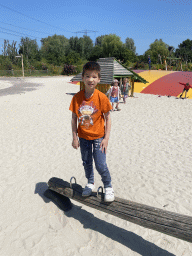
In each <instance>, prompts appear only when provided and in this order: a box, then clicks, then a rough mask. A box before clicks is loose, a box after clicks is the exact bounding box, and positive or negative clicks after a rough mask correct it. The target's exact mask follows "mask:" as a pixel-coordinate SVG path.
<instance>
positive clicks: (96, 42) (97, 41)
mask: <svg viewBox="0 0 192 256" xmlns="http://www.w3.org/2000/svg"><path fill="white" fill-rule="evenodd" d="M104 37H105V36H104V35H102V36H98V37H97V38H96V39H95V45H97V46H101V45H102V41H103V38H104Z"/></svg>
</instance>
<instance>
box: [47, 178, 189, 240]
mask: <svg viewBox="0 0 192 256" xmlns="http://www.w3.org/2000/svg"><path fill="white" fill-rule="evenodd" d="M73 179H74V180H75V183H73V184H72V180H73ZM48 188H49V189H48V190H46V191H45V193H44V195H45V196H46V197H48V198H50V199H52V200H53V201H56V203H57V204H58V205H59V206H60V208H61V209H63V210H69V209H71V207H72V204H71V202H70V199H69V198H71V199H73V200H76V201H78V202H80V203H82V204H85V205H87V206H89V207H92V208H95V209H97V210H100V211H103V212H106V213H108V214H111V215H114V216H116V217H119V218H121V219H124V220H127V221H130V222H133V223H135V224H138V225H140V226H143V227H146V228H150V229H153V230H156V231H159V232H161V233H164V234H167V235H170V236H173V237H176V238H179V239H182V240H185V241H188V242H192V217H190V216H185V215H181V214H177V213H173V212H169V211H164V210H161V209H158V208H154V207H151V206H147V205H144V204H138V203H135V202H132V201H129V200H124V199H121V198H118V197H115V201H113V202H112V203H105V202H104V194H103V191H102V192H99V190H100V188H102V187H99V189H98V191H97V193H96V192H93V193H92V194H91V196H89V197H82V190H83V188H82V187H81V186H80V185H78V184H76V179H75V178H74V177H72V178H71V180H70V183H68V182H66V181H64V180H62V179H59V178H55V177H53V178H51V179H50V180H49V181H48Z"/></svg>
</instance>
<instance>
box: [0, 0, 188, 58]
mask: <svg viewBox="0 0 192 256" xmlns="http://www.w3.org/2000/svg"><path fill="white" fill-rule="evenodd" d="M0 10H1V18H0V20H1V24H0V47H2V46H3V40H4V39H8V40H9V41H10V43H12V41H13V40H15V41H17V45H18V44H19V42H20V39H21V37H22V36H23V37H25V36H28V37H30V38H31V39H37V42H38V44H39V45H40V39H41V38H44V37H47V36H51V35H54V34H57V35H64V36H65V37H67V38H68V39H69V38H70V37H72V36H76V35H77V36H78V37H81V36H83V35H84V33H83V32H82V31H85V30H87V31H88V33H87V35H88V36H90V37H91V39H92V40H93V42H95V38H96V37H97V36H100V35H106V34H116V35H118V36H119V37H120V38H121V41H122V42H123V43H125V39H126V38H127V37H129V38H132V39H133V40H134V42H135V46H136V52H137V53H138V54H139V55H141V54H143V53H144V52H145V51H146V50H147V49H149V45H150V44H151V43H153V42H154V41H155V39H160V38H161V39H162V40H163V41H164V42H165V43H167V44H168V45H171V46H174V47H175V48H177V47H178V44H180V43H181V42H183V41H184V40H186V39H190V40H192V15H191V14H192V1H191V0H180V1H179V0H145V1H143V0H135V1H129V0H116V1H114V0H96V1H93V0H89V1H88V0H81V1H80V0H55V1H50V0H38V1H37V0H32V1H29V0H25V1H24V0H17V1H13V0H12V1H9V0H7V1H6V0H1V2H0ZM79 31H81V33H80V32H79ZM76 32H78V33H76ZM1 49H2V48H1Z"/></svg>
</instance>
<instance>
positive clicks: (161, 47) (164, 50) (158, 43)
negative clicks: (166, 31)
mask: <svg viewBox="0 0 192 256" xmlns="http://www.w3.org/2000/svg"><path fill="white" fill-rule="evenodd" d="M168 47H169V45H167V44H166V43H164V42H163V41H162V39H159V40H158V39H156V40H155V41H154V42H153V43H152V44H150V46H149V49H148V50H147V51H146V52H145V53H144V60H145V61H146V62H147V58H148V55H150V58H151V62H153V63H157V61H158V59H159V56H161V58H162V60H164V59H165V58H166V57H168V56H169V50H168Z"/></svg>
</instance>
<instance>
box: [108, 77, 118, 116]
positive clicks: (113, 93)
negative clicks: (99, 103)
mask: <svg viewBox="0 0 192 256" xmlns="http://www.w3.org/2000/svg"><path fill="white" fill-rule="evenodd" d="M118 83H119V81H118V80H117V79H114V80H113V83H112V86H111V88H110V89H109V90H108V92H107V93H108V95H109V98H110V101H111V104H112V111H114V104H115V103H116V107H115V108H116V110H117V111H120V110H121V109H120V108H119V98H120V95H121V92H120V88H119V86H118Z"/></svg>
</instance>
